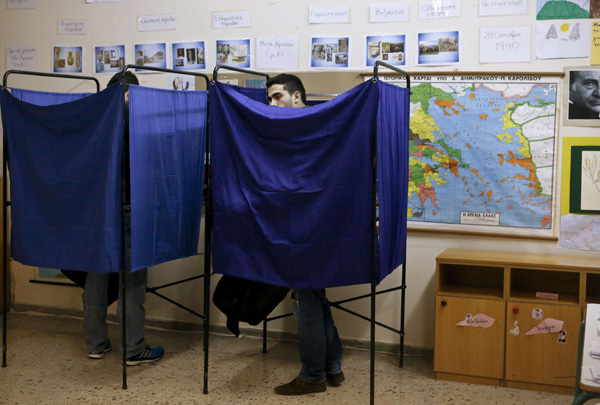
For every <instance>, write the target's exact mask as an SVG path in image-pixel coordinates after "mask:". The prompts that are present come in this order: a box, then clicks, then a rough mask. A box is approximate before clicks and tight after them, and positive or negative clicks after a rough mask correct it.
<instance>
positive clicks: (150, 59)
mask: <svg viewBox="0 0 600 405" xmlns="http://www.w3.org/2000/svg"><path fill="white" fill-rule="evenodd" d="M134 49H135V64H136V65H140V66H150V67H158V68H163V69H166V68H167V44H166V42H160V43H155V44H136V45H135V48H134ZM135 71H136V72H140V73H144V72H146V73H147V72H149V71H147V70H143V69H136V70H135Z"/></svg>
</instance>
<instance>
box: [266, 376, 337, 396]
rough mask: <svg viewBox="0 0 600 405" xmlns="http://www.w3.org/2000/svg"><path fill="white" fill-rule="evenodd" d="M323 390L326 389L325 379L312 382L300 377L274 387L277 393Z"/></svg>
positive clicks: (301, 392) (299, 393)
mask: <svg viewBox="0 0 600 405" xmlns="http://www.w3.org/2000/svg"><path fill="white" fill-rule="evenodd" d="M325 390H327V382H326V381H321V382H318V383H313V382H308V381H306V380H303V379H302V378H300V377H296V378H294V379H293V380H292V381H290V382H289V383H287V384H283V385H280V386H279V387H275V392H276V393H277V394H279V395H306V394H311V393H313V392H324V391H325Z"/></svg>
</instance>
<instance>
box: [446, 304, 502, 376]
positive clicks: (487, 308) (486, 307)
mask: <svg viewBox="0 0 600 405" xmlns="http://www.w3.org/2000/svg"><path fill="white" fill-rule="evenodd" d="M505 310H506V307H505V304H504V302H502V301H499V300H487V299H473V298H459V297H442V296H440V297H437V298H436V314H435V331H436V333H435V348H436V350H435V364H436V371H437V372H443V373H458V374H461V375H468V376H479V377H487V378H492V379H496V380H497V381H499V380H501V379H502V377H503V374H504V330H505V328H504V313H505ZM467 313H472V314H473V315H474V314H476V313H484V314H487V315H489V316H490V317H492V318H495V319H496V321H495V322H494V324H493V325H492V326H491V327H490V328H488V329H482V328H464V327H457V326H456V323H457V322H458V321H460V320H462V319H464V318H465V314H467ZM498 348H500V350H498ZM490 383H492V384H493V383H494V382H493V381H492V382H490Z"/></svg>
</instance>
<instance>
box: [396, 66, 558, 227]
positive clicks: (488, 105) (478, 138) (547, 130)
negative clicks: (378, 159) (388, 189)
mask: <svg viewBox="0 0 600 405" xmlns="http://www.w3.org/2000/svg"><path fill="white" fill-rule="evenodd" d="M416 79H417V80H415V81H414V82H413V85H412V87H411V90H412V93H413V94H412V95H411V106H410V140H409V142H410V143H409V153H410V159H409V165H410V172H409V186H408V187H409V199H408V219H409V221H420V222H433V223H446V224H469V225H490V226H503V227H521V228H538V229H551V228H552V208H553V204H552V197H553V176H554V161H555V158H554V154H555V152H554V151H555V145H556V126H557V124H556V100H557V83H555V82H551V83H544V82H543V79H542V78H540V77H537V79H536V78H534V80H533V81H529V82H528V81H526V79H527V78H518V79H517V78H515V79H514V80H511V78H507V79H505V80H502V79H503V78H497V77H496V78H492V79H491V80H489V81H487V80H482V81H475V80H468V79H469V78H468V77H467V78H464V77H463V78H461V77H460V76H459V77H447V78H445V79H444V78H437V80H434V81H427V82H425V81H423V82H419V81H418V78H416ZM465 79H467V80H465Z"/></svg>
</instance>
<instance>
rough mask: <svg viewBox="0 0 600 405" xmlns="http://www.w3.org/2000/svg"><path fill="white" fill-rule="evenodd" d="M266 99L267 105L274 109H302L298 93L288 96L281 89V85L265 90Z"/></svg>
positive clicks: (285, 91) (288, 94)
mask: <svg viewBox="0 0 600 405" xmlns="http://www.w3.org/2000/svg"><path fill="white" fill-rule="evenodd" d="M267 97H268V100H269V105H273V106H275V107H292V108H298V107H304V104H303V103H302V100H301V96H300V92H299V91H297V92H295V93H294V94H290V93H289V92H288V91H287V90H285V89H284V88H283V84H274V85H272V86H271V87H269V88H268V89H267Z"/></svg>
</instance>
